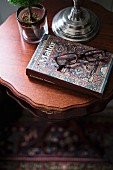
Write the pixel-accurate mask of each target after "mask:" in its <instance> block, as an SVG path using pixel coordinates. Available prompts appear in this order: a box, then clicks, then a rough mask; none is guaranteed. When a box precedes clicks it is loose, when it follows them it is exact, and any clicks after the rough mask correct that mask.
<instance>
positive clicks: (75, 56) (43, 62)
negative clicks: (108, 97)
mask: <svg viewBox="0 0 113 170" xmlns="http://www.w3.org/2000/svg"><path fill="white" fill-rule="evenodd" d="M112 65H113V54H112V53H110V52H105V51H104V50H99V49H96V48H94V47H90V46H87V45H83V44H80V43H76V42H71V41H67V40H64V39H61V38H59V37H57V36H54V35H45V36H44V37H43V39H42V41H41V42H40V43H39V45H38V47H37V49H36V51H35V53H34V54H33V56H32V58H31V60H30V62H29V64H28V66H27V68H26V74H27V75H28V76H31V77H35V78H38V79H42V80H44V81H48V82H51V83H55V84H56V85H60V86H63V87H67V88H69V89H73V90H80V91H81V90H82V92H86V93H88V92H89V94H94V95H96V96H102V94H103V92H104V89H105V86H106V83H107V80H108V77H109V74H110V71H111V68H112Z"/></svg>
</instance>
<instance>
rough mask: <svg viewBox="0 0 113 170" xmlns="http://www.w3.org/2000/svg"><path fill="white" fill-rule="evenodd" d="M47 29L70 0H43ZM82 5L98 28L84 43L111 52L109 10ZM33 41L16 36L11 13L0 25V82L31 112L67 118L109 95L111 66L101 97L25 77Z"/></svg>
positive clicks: (112, 16) (98, 106) (96, 106)
mask: <svg viewBox="0 0 113 170" xmlns="http://www.w3.org/2000/svg"><path fill="white" fill-rule="evenodd" d="M43 4H44V5H45V7H46V9H47V15H48V25H49V32H50V33H52V31H51V24H52V19H53V17H54V15H55V14H56V13H57V12H58V11H59V10H61V9H63V8H66V7H68V6H72V2H71V1H70V0H60V1H54V0H45V1H44V3H43ZM81 5H82V6H83V7H86V8H89V9H90V10H92V11H94V12H95V13H96V15H97V16H98V17H99V19H100V22H101V27H100V31H99V33H98V35H97V36H96V37H95V38H94V39H93V40H91V41H89V42H87V45H90V46H93V47H97V48H101V49H107V50H108V51H110V52H112V53H113V13H112V12H110V11H107V10H106V9H104V8H103V7H101V6H100V5H98V4H96V3H93V2H90V1H86V0H83V1H81ZM36 47H37V44H35V45H33V44H28V43H26V42H24V41H23V39H22V38H21V37H20V33H19V29H18V24H17V21H16V17H15V13H13V14H12V15H11V16H9V17H8V19H7V20H6V21H5V22H4V23H3V24H2V25H1V26H0V83H1V84H2V85H3V86H5V87H7V89H8V90H9V91H8V93H9V95H11V96H12V97H13V98H15V100H17V101H18V102H19V103H20V104H21V105H22V106H23V107H25V108H27V109H29V110H30V111H31V112H32V113H33V114H35V115H37V116H40V117H43V118H47V119H52V120H53V119H58V120H60V119H67V118H72V117H77V116H83V115H86V114H91V113H95V112H98V111H100V110H102V109H104V108H105V106H106V105H107V103H108V102H109V101H110V100H111V99H112V98H113V69H112V71H111V74H110V77H109V80H108V83H107V86H106V89H105V93H104V95H103V97H102V98H101V99H98V98H96V97H92V96H89V95H85V94H82V93H79V92H73V91H71V90H68V89H64V88H61V87H58V86H55V85H53V84H49V83H46V82H43V81H39V80H35V79H29V78H28V77H27V76H26V66H27V65H28V62H29V61H30V59H31V57H32V55H33V53H34V51H35V49H36Z"/></svg>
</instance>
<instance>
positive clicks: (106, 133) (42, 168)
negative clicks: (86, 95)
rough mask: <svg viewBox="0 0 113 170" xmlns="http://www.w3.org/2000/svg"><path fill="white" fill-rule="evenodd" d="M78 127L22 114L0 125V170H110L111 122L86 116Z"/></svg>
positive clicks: (108, 118)
mask: <svg viewBox="0 0 113 170" xmlns="http://www.w3.org/2000/svg"><path fill="white" fill-rule="evenodd" d="M79 125H81V128H80V127H79ZM79 125H78V124H76V123H75V120H69V121H65V122H57V123H54V122H53V123H51V122H48V123H47V122H45V121H39V120H38V119H37V118H35V117H34V116H32V115H30V114H29V113H26V112H25V113H22V115H21V116H20V117H18V118H17V119H16V120H15V121H14V120H13V121H10V123H8V121H7V123H2V124H1V126H0V170H113V164H112V162H113V161H112V159H113V118H111V116H90V117H87V118H85V119H84V120H82V121H80V123H79Z"/></svg>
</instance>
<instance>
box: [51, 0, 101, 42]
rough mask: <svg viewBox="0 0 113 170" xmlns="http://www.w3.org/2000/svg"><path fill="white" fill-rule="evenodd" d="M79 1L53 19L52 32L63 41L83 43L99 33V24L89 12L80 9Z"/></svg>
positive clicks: (75, 1)
mask: <svg viewBox="0 0 113 170" xmlns="http://www.w3.org/2000/svg"><path fill="white" fill-rule="evenodd" d="M78 1H79V0H73V2H74V6H73V7H68V8H65V9H63V10H61V11H59V12H58V13H57V14H56V15H55V16H54V18H53V21H52V30H53V32H54V33H55V34H56V35H57V36H59V37H61V38H64V39H67V40H70V41H76V42H84V41H89V40H90V39H92V38H93V37H94V36H95V35H96V34H97V33H98V31H99V28H100V22H99V19H98V17H97V16H96V15H95V13H93V12H92V11H91V10H89V9H86V8H83V7H80V6H79V2H78Z"/></svg>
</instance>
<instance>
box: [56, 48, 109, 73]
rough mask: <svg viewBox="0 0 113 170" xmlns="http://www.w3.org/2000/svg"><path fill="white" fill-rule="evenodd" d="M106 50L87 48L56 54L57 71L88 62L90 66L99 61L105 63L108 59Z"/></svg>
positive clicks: (96, 64)
mask: <svg viewBox="0 0 113 170" xmlns="http://www.w3.org/2000/svg"><path fill="white" fill-rule="evenodd" d="M106 52H107V51H106V50H88V51H85V52H82V53H79V54H78V53H76V52H69V53H64V54H61V55H58V56H56V57H55V61H56V63H57V64H58V66H59V67H58V69H57V71H61V70H62V69H63V68H68V69H70V68H72V69H74V68H75V67H77V66H78V65H83V64H84V65H86V64H89V63H90V66H91V65H92V66H98V64H99V62H101V63H105V62H107V61H108V57H107V56H106Z"/></svg>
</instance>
